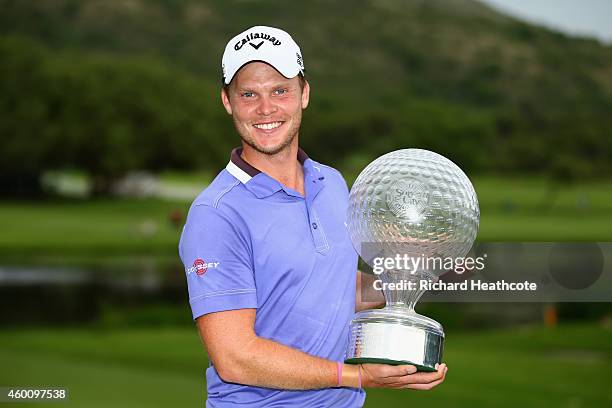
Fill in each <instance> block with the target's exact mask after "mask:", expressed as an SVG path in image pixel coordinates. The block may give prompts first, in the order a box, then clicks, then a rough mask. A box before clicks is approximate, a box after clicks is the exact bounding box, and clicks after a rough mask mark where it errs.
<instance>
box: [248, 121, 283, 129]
mask: <svg viewBox="0 0 612 408" xmlns="http://www.w3.org/2000/svg"><path fill="white" fill-rule="evenodd" d="M282 123H283V122H272V123H260V124H257V125H253V126H255V127H256V128H257V129H265V130H270V129H274V128H277V127H279V126H280V125H282Z"/></svg>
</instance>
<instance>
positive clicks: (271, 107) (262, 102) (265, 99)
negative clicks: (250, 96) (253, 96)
mask: <svg viewBox="0 0 612 408" xmlns="http://www.w3.org/2000/svg"><path fill="white" fill-rule="evenodd" d="M274 112H276V105H275V104H274V102H273V101H272V100H271V99H270V97H269V96H266V95H263V96H261V98H260V99H259V105H258V106H257V113H258V114H260V115H263V116H268V115H271V114H273V113H274Z"/></svg>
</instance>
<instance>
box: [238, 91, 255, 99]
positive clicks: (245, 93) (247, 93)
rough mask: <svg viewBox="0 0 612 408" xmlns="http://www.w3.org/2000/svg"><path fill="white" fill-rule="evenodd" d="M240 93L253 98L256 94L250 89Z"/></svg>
mask: <svg viewBox="0 0 612 408" xmlns="http://www.w3.org/2000/svg"><path fill="white" fill-rule="evenodd" d="M240 95H241V96H243V97H245V98H252V97H253V96H255V94H254V93H253V92H249V91H246V92H243V93H241V94H240Z"/></svg>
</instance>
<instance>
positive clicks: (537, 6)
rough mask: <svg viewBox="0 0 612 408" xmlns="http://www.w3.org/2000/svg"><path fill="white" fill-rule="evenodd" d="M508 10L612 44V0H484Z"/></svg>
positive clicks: (571, 32) (527, 18)
mask: <svg viewBox="0 0 612 408" xmlns="http://www.w3.org/2000/svg"><path fill="white" fill-rule="evenodd" d="M480 1H481V2H483V3H486V4H488V5H489V6H491V7H493V8H496V9H498V10H501V11H503V12H504V13H505V14H509V15H512V16H514V17H518V18H521V19H523V20H526V21H529V22H532V23H537V24H540V25H545V26H547V27H550V28H553V29H556V30H559V31H562V32H564V33H567V34H570V35H574V36H581V37H594V38H597V39H599V40H600V41H601V42H604V43H607V44H612V0H480Z"/></svg>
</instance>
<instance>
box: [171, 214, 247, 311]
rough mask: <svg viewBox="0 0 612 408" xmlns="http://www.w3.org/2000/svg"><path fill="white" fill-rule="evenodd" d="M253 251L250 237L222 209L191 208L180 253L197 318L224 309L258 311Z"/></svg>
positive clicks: (192, 309) (180, 244) (192, 307)
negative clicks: (256, 309)
mask: <svg viewBox="0 0 612 408" xmlns="http://www.w3.org/2000/svg"><path fill="white" fill-rule="evenodd" d="M236 221H237V220H236ZM250 248H251V247H250V240H249V239H248V236H247V234H246V233H245V232H244V231H243V230H241V228H240V227H239V225H238V223H237V222H232V221H231V220H230V219H229V218H228V217H227V216H225V215H224V214H222V213H221V212H220V210H219V209H217V208H213V207H209V206H206V205H196V206H193V207H191V209H190V210H189V215H188V216H187V222H186V223H185V226H184V228H183V233H182V235H181V239H180V243H179V254H180V257H181V260H182V261H183V265H184V266H185V274H186V277H187V288H188V290H189V304H190V306H191V311H192V314H193V318H194V319H197V318H198V317H200V316H202V315H204V314H207V313H213V312H220V311H224V310H235V309H249V308H257V294H256V290H255V279H254V276H253V266H252V265H253V263H252V254H251V249H250Z"/></svg>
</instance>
